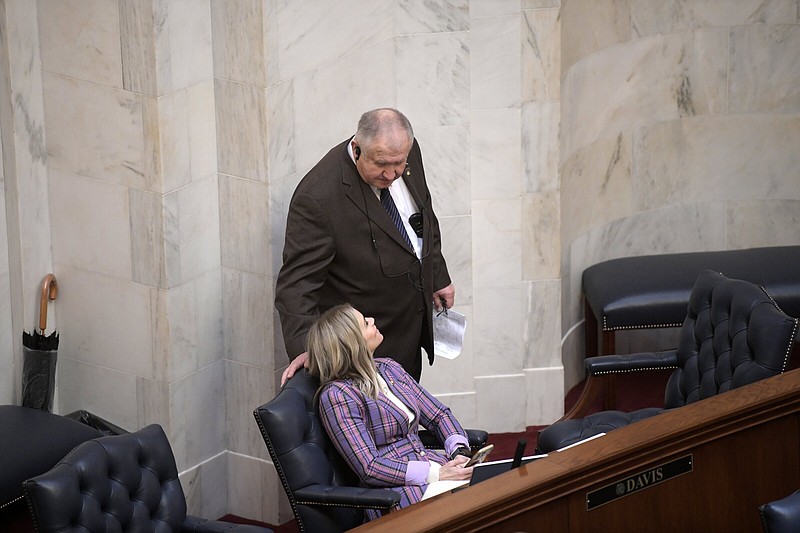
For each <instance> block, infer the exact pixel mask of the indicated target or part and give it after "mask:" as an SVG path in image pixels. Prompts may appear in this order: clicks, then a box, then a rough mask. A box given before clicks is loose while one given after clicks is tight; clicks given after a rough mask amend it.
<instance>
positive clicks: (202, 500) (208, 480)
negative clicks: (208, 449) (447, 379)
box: [178, 452, 249, 520]
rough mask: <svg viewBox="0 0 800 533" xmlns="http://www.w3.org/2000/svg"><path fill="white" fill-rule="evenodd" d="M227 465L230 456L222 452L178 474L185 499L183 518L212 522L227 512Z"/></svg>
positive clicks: (228, 478) (228, 490) (228, 488)
mask: <svg viewBox="0 0 800 533" xmlns="http://www.w3.org/2000/svg"><path fill="white" fill-rule="evenodd" d="M229 463H230V454H228V453H226V452H223V453H220V454H218V455H215V456H214V457H212V458H210V459H208V460H207V461H204V462H202V463H200V464H198V465H196V466H193V467H191V468H189V469H188V470H184V471H183V472H179V473H178V479H179V480H180V482H181V487H182V488H183V493H184V495H185V496H186V514H189V515H192V516H198V517H201V518H206V519H208V520H215V519H217V518H219V517H221V516H225V515H227V514H228V513H229V512H230V511H229V510H228V509H229V508H230V505H229V493H230V487H229V486H228V482H229V480H230V479H231V478H230V477H229V476H228V468H229ZM243 518H249V517H243Z"/></svg>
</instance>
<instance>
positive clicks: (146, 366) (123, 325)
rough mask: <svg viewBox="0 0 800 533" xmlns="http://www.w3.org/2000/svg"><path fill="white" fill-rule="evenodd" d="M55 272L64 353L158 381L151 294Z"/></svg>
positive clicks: (63, 268) (99, 278)
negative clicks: (154, 353)
mask: <svg viewBox="0 0 800 533" xmlns="http://www.w3.org/2000/svg"><path fill="white" fill-rule="evenodd" d="M55 273H56V276H57V277H58V287H59V291H58V300H57V302H58V303H57V305H58V307H59V310H60V311H59V314H58V327H59V329H60V330H61V342H60V345H59V353H63V354H64V355H65V356H66V357H71V358H73V359H77V360H80V361H82V362H85V363H91V364H95V365H98V366H103V367H108V368H111V369H115V370H118V371H121V372H125V373H129V374H133V375H135V376H141V377H146V378H153V377H154V376H155V372H156V366H157V364H158V361H156V360H154V358H153V339H154V337H153V335H154V334H153V323H154V320H153V318H152V317H153V313H152V310H153V309H154V308H153V305H152V303H151V289H150V288H148V287H146V286H143V285H141V284H139V283H133V282H130V281H125V280H121V279H119V278H111V277H108V276H105V275H102V274H98V273H94V272H86V271H82V270H77V269H74V268H72V267H70V266H67V265H63V264H58V263H57V264H56V271H55ZM153 290H154V289H153Z"/></svg>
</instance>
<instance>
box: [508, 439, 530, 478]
mask: <svg viewBox="0 0 800 533" xmlns="http://www.w3.org/2000/svg"><path fill="white" fill-rule="evenodd" d="M526 444H528V441H527V440H525V439H519V440H518V441H517V449H516V451H515V452H514V460H513V461H511V470H513V469H515V468H519V466H520V465H521V464H522V454H523V453H525V445H526Z"/></svg>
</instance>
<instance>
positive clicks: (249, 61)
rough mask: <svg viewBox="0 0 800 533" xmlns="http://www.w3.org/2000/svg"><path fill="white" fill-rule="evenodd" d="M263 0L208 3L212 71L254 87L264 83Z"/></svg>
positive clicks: (265, 63) (222, 76)
mask: <svg viewBox="0 0 800 533" xmlns="http://www.w3.org/2000/svg"><path fill="white" fill-rule="evenodd" d="M265 9H266V2H264V1H263V0H239V1H236V2H218V1H212V2H211V29H212V34H213V41H214V46H213V59H214V74H215V75H216V76H217V77H218V78H224V79H227V80H231V81H234V82H241V83H247V84H250V85H255V86H256V87H264V86H265V85H266V77H265V68H266V67H267V61H266V58H265V57H264V50H265V47H264V45H263V41H264V39H265V37H266V36H265V31H264V20H265V19H264V10H265Z"/></svg>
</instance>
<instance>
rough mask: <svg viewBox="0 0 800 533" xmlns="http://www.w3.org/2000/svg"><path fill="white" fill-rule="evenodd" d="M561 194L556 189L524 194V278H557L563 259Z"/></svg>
mask: <svg viewBox="0 0 800 533" xmlns="http://www.w3.org/2000/svg"><path fill="white" fill-rule="evenodd" d="M560 207H561V197H560V195H559V193H558V192H557V191H556V192H543V193H534V194H526V195H524V196H523V197H522V220H523V223H522V279H525V280H541V279H556V278H558V277H559V272H560V258H561V232H560V230H561V210H560Z"/></svg>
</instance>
